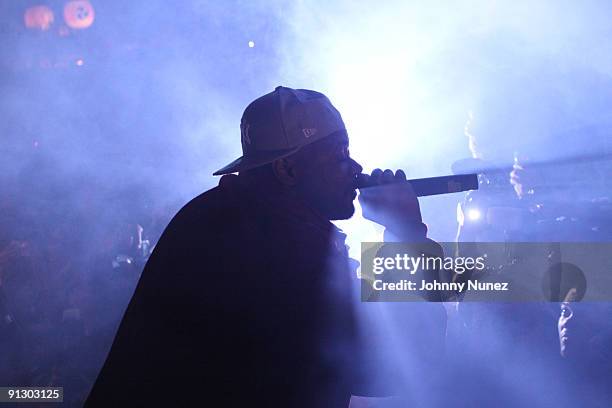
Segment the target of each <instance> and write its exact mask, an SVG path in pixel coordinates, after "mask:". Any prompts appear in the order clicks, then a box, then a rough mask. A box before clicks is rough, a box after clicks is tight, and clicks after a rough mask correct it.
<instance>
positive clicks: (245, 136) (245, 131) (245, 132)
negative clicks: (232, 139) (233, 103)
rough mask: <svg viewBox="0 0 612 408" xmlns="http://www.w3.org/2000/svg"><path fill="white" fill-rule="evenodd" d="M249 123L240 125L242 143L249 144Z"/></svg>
mask: <svg viewBox="0 0 612 408" xmlns="http://www.w3.org/2000/svg"><path fill="white" fill-rule="evenodd" d="M250 126H251V125H249V124H248V123H245V124H244V125H242V126H241V129H240V130H241V132H240V133H241V136H242V143H246V144H249V145H250V144H251V137H250V136H249V127H250Z"/></svg>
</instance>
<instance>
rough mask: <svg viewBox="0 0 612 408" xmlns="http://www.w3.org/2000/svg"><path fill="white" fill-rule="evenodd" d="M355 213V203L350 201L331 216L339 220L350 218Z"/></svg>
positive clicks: (332, 219) (333, 219)
mask: <svg viewBox="0 0 612 408" xmlns="http://www.w3.org/2000/svg"><path fill="white" fill-rule="evenodd" d="M353 214H355V205H353V202H350V203H349V204H348V205H345V206H344V207H343V208H338V209H337V211H335V212H334V214H332V216H331V217H330V220H331V221H339V220H348V219H349V218H351V217H352V216H353Z"/></svg>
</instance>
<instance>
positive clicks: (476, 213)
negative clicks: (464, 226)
mask: <svg viewBox="0 0 612 408" xmlns="http://www.w3.org/2000/svg"><path fill="white" fill-rule="evenodd" d="M481 216H482V214H481V213H480V210H477V209H476V208H471V209H469V210H468V218H469V219H470V221H478V220H479V219H480V217H481Z"/></svg>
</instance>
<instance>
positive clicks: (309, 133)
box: [302, 128, 317, 139]
mask: <svg viewBox="0 0 612 408" xmlns="http://www.w3.org/2000/svg"><path fill="white" fill-rule="evenodd" d="M302 133H304V137H305V138H306V139H308V138H309V137H310V136H314V135H315V134H316V133H317V129H316V128H310V129H302Z"/></svg>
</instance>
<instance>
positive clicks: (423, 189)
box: [357, 174, 478, 197]
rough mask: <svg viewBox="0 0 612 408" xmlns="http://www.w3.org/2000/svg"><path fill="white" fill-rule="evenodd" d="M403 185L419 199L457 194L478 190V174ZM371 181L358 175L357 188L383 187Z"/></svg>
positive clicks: (369, 178)
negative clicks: (409, 188)
mask: <svg viewBox="0 0 612 408" xmlns="http://www.w3.org/2000/svg"><path fill="white" fill-rule="evenodd" d="M401 183H410V185H411V186H412V189H413V190H414V192H415V194H416V196H417V197H425V196H431V195H439V194H448V193H457V192H460V191H468V190H478V175H477V174H456V175H452V176H441V177H427V178H421V179H412V180H406V181H402V182H401ZM381 185H384V184H377V183H375V182H374V181H373V180H371V176H370V175H368V174H358V175H357V188H358V189H360V190H361V189H363V188H370V187H376V186H381Z"/></svg>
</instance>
